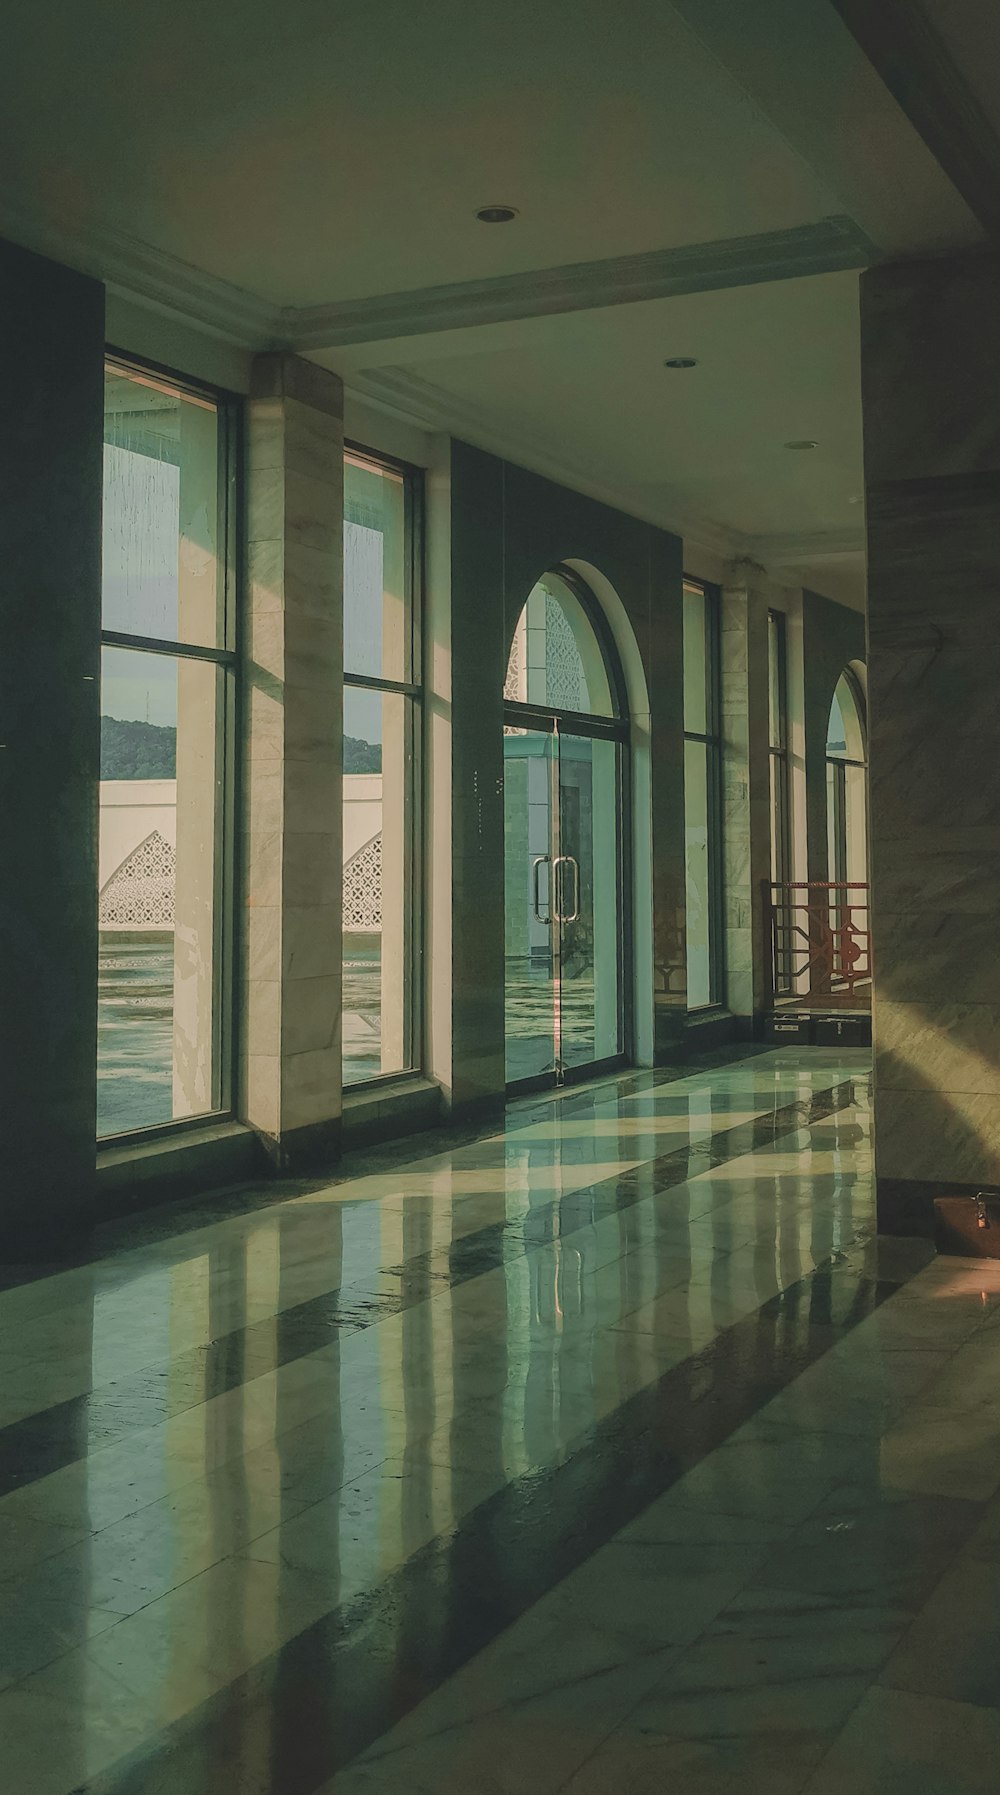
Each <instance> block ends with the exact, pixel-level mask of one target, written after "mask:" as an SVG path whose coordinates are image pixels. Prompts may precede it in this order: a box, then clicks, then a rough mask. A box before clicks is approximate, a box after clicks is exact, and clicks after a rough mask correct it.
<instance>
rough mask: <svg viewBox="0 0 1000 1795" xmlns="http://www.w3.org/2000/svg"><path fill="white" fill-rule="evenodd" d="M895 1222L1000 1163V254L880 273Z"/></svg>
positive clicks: (886, 963)
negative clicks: (999, 769)
mask: <svg viewBox="0 0 1000 1795" xmlns="http://www.w3.org/2000/svg"><path fill="white" fill-rule="evenodd" d="M861 301H862V323H861V332H862V334H861V354H862V391H863V403H864V441H865V481H866V488H867V524H868V602H869V703H870V718H869V777H870V809H871V861H872V908H873V917H872V927H873V936H874V942H875V980H874V1035H875V1165H876V1173H877V1178H878V1206H879V1226H880V1228H881V1229H882V1230H883V1231H884V1232H892V1233H925V1232H927V1231H929V1229H930V1226H931V1222H932V1214H933V1212H932V1203H933V1199H934V1197H935V1196H937V1195H940V1194H944V1193H946V1192H949V1191H958V1192H961V1191H963V1190H966V1189H971V1190H974V1189H977V1188H978V1187H979V1186H980V1185H981V1184H987V1185H997V1184H1000V955H998V952H997V938H998V920H1000V797H998V791H1000V785H998V779H997V770H996V769H997V764H998V762H1000V700H998V693H1000V628H998V607H1000V337H998V333H997V318H998V316H1000V258H997V257H996V256H994V255H969V256H964V257H956V258H953V259H949V260H943V261H937V262H926V263H914V264H909V265H897V266H890V267H885V268H876V269H873V270H871V271H870V272H869V273H867V274H866V275H865V276H864V277H863V279H862V284H861Z"/></svg>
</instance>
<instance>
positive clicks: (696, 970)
mask: <svg viewBox="0 0 1000 1795" xmlns="http://www.w3.org/2000/svg"><path fill="white" fill-rule="evenodd" d="M718 616H719V613H718V593H717V592H716V591H714V589H712V588H709V587H706V586H696V585H694V584H692V583H690V582H688V581H685V583H684V858H685V872H686V879H685V886H686V899H687V986H688V1008H689V1009H691V1010H696V1009H704V1007H705V1006H706V1005H707V1004H713V1003H718V1002H719V1001H720V1000H721V993H722V972H723V926H722V754H721V740H720V734H719V623H718Z"/></svg>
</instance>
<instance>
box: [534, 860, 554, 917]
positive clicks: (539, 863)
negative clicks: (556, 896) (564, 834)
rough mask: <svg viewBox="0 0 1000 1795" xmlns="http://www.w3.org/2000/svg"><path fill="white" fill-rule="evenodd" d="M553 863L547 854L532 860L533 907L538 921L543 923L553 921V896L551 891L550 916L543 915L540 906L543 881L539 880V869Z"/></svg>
mask: <svg viewBox="0 0 1000 1795" xmlns="http://www.w3.org/2000/svg"><path fill="white" fill-rule="evenodd" d="M551 864H552V863H551V861H550V859H549V856H548V855H547V854H539V855H538V856H537V857H536V859H535V860H533V861H532V865H531V878H532V908H533V910H534V912H535V917H536V919H537V921H538V922H541V923H550V922H551V921H552V896H551V892H550V894H549V914H548V916H543V915H542V912H541V910H540V909H539V907H538V906H539V904H540V903H541V901H542V894H541V889H540V886H541V881H540V880H539V877H538V871H539V868H540V867H543V866H551Z"/></svg>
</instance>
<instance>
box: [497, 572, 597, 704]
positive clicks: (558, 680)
mask: <svg viewBox="0 0 1000 1795" xmlns="http://www.w3.org/2000/svg"><path fill="white" fill-rule="evenodd" d="M503 692H504V697H505V698H506V699H507V700H508V702H509V703H522V704H524V703H528V704H535V705H539V706H542V707H543V708H545V709H549V710H569V711H579V712H581V713H582V714H584V715H589V716H594V717H612V716H614V714H615V711H614V705H613V703H612V696H611V685H610V682H609V680H608V670H607V667H606V665H605V661H604V654H603V651H602V649H601V644H600V642H599V640H598V637H597V634H596V631H595V630H594V626H593V624H592V623H591V621H590V618H589V617H588V616H587V613H586V611H585V609H584V607H583V605H582V604H581V602H580V600H579V598H578V597H577V595H576V593H575V592H574V591H573V589H572V587H571V586H569V585H568V584H567V582H566V581H565V580H564V579H561V578H560V576H559V575H558V574H555V573H549V574H546V576H545V578H544V579H543V580H539V582H538V585H537V586H535V587H534V589H533V591H532V592H531V593H529V595H528V602H527V604H526V605H525V607H524V610H523V611H522V612H521V615H520V617H519V618H518V622H517V628H516V629H515V631H514V640H513V642H512V643H511V649H510V658H509V660H508V662H507V676H506V679H505V680H504V688H503Z"/></svg>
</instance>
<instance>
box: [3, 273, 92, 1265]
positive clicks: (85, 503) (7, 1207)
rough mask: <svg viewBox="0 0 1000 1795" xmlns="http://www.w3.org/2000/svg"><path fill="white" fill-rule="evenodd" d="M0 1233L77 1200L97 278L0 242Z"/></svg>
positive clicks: (47, 1223) (14, 1236)
mask: <svg viewBox="0 0 1000 1795" xmlns="http://www.w3.org/2000/svg"><path fill="white" fill-rule="evenodd" d="M0 333H2V338H3V341H4V343H5V344H6V345H7V346H8V350H9V353H8V356H7V362H6V367H5V370H4V389H3V406H2V408H0V565H2V567H3V580H2V582H0V839H2V841H3V844H4V847H3V853H2V854H0V943H2V958H3V995H2V998H0V1090H2V1092H3V1162H4V1163H3V1179H2V1194H0V1238H2V1245H3V1250H4V1252H5V1254H7V1255H8V1256H13V1257H15V1258H16V1257H21V1256H28V1255H31V1256H35V1255H36V1254H38V1253H39V1252H40V1253H41V1254H43V1255H44V1256H45V1257H50V1256H55V1255H57V1254H58V1253H59V1251H60V1250H61V1248H62V1247H63V1246H64V1245H65V1244H67V1242H68V1240H69V1237H70V1231H71V1223H72V1221H73V1219H74V1217H76V1218H79V1219H81V1220H82V1219H84V1218H86V1216H87V1215H88V1212H89V1207H90V1204H91V1201H92V1189H93V1178H94V1163H95V1131H96V1130H95V1112H96V1083H97V787H98V776H99V768H100V705H99V696H100V687H99V679H100V628H101V457H102V440H103V362H104V290H103V288H102V287H101V286H100V285H99V284H98V282H97V281H93V280H89V279H87V278H85V277H84V276H83V275H80V274H75V273H73V272H71V271H70V270H69V269H67V268H60V267H57V266H56V264H55V263H53V262H48V261H45V260H44V259H43V258H42V257H40V256H35V255H29V254H28V253H27V252H26V251H24V250H21V249H16V248H15V247H14V246H13V245H11V244H7V243H0Z"/></svg>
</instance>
